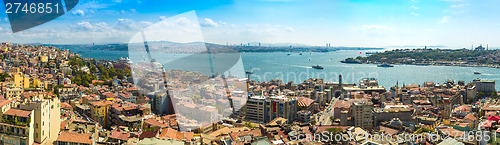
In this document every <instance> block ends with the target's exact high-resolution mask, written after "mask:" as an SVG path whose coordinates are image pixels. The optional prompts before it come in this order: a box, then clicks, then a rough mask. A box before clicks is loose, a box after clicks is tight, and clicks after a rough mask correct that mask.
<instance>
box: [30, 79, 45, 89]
mask: <svg viewBox="0 0 500 145" xmlns="http://www.w3.org/2000/svg"><path fill="white" fill-rule="evenodd" d="M32 84H33V86H35V87H36V88H40V89H42V90H45V89H46V88H47V84H46V83H44V81H41V80H40V79H37V78H33V83H32Z"/></svg>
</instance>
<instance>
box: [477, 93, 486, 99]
mask: <svg viewBox="0 0 500 145" xmlns="http://www.w3.org/2000/svg"><path fill="white" fill-rule="evenodd" d="M484 96H485V94H484V92H479V93H477V97H479V98H484Z"/></svg>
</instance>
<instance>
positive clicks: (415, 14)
mask: <svg viewBox="0 0 500 145" xmlns="http://www.w3.org/2000/svg"><path fill="white" fill-rule="evenodd" d="M411 14H412V15H414V16H420V14H419V13H415V12H411Z"/></svg>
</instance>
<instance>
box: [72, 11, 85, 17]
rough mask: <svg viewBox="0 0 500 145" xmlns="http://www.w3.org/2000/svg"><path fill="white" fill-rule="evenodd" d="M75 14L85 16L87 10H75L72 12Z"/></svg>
mask: <svg viewBox="0 0 500 145" xmlns="http://www.w3.org/2000/svg"><path fill="white" fill-rule="evenodd" d="M71 13H72V14H73V15H79V16H84V15H85V12H83V11H82V10H74V11H73V12H71Z"/></svg>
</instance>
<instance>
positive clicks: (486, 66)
mask: <svg viewBox="0 0 500 145" xmlns="http://www.w3.org/2000/svg"><path fill="white" fill-rule="evenodd" d="M343 64H373V65H378V64H383V63H363V62H362V63H343ZM392 65H412V66H455V67H482V68H496V69H500V65H497V66H489V65H474V64H436V63H432V64H430V63H424V64H403V63H393V64H392Z"/></svg>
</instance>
